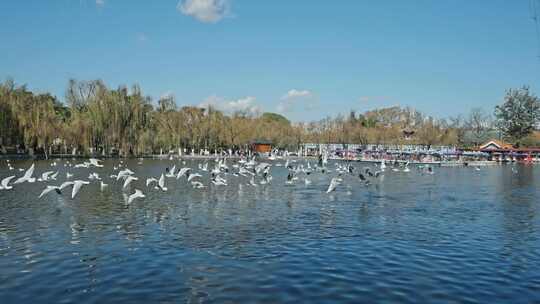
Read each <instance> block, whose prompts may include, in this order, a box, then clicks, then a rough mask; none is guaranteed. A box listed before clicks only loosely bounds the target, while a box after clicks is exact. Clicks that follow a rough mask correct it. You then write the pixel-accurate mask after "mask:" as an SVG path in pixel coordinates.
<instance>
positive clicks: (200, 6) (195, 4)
mask: <svg viewBox="0 0 540 304" xmlns="http://www.w3.org/2000/svg"><path fill="white" fill-rule="evenodd" d="M229 6H230V4H229V0H180V2H178V5H177V6H176V8H177V9H178V10H179V11H180V12H181V13H182V14H184V15H187V16H191V17H194V18H195V19H197V20H199V21H201V22H206V23H216V22H218V21H220V20H221V19H223V17H225V16H227V14H228V12H229Z"/></svg>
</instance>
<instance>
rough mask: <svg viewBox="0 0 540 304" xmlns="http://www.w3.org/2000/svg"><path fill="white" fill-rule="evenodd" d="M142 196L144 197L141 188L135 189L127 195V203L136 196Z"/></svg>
mask: <svg viewBox="0 0 540 304" xmlns="http://www.w3.org/2000/svg"><path fill="white" fill-rule="evenodd" d="M142 197H146V196H145V195H144V194H143V193H142V191H141V190H139V189H135V193H133V194H132V195H130V196H129V197H128V201H127V203H128V204H131V202H133V200H135V199H137V198H142Z"/></svg>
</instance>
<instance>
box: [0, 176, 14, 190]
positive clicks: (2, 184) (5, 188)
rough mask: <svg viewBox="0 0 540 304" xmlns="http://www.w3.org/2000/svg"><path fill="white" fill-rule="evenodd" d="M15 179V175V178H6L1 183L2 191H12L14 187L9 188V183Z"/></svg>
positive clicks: (0, 188)
mask: <svg viewBox="0 0 540 304" xmlns="http://www.w3.org/2000/svg"><path fill="white" fill-rule="evenodd" d="M14 178H15V175H13V176H8V177H6V178H4V179H3V180H2V182H1V183H0V190H11V189H13V186H9V185H8V184H9V182H10V181H11V180H12V179H14Z"/></svg>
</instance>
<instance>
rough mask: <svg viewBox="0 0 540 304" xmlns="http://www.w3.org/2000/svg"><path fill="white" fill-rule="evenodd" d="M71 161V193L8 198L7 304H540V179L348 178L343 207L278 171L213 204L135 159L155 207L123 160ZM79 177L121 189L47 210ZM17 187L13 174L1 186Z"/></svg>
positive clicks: (497, 170)
mask: <svg viewBox="0 0 540 304" xmlns="http://www.w3.org/2000/svg"><path fill="white" fill-rule="evenodd" d="M63 162H64V161H59V162H58V163H59V166H58V169H59V170H60V172H61V173H60V176H59V178H58V181H57V182H53V183H39V182H36V183H34V184H29V183H24V184H21V185H16V186H15V189H14V190H11V191H0V303H106V302H113V303H150V302H152V303H157V302H160V303H172V302H174V303H184V302H188V303H246V302H250V303H254V302H258V303H260V302H264V303H295V302H296V303H298V302H303V303H359V302H371V303H373V302H394V303H418V302H431V303H493V302H502V303H531V302H540V239H539V236H540V217H539V216H540V167H534V166H521V165H516V166H515V169H514V171H516V172H515V173H514V172H513V170H512V165H506V166H494V167H485V168H482V169H481V170H480V171H476V170H474V168H435V174H433V175H427V174H421V173H420V172H418V171H417V170H415V169H413V170H412V171H411V172H409V173H403V172H386V173H385V176H384V179H382V180H380V181H378V182H376V183H373V184H372V185H370V186H365V185H363V184H362V183H360V181H359V179H358V178H357V177H347V176H346V177H344V181H343V184H342V185H340V186H338V188H337V190H336V191H335V192H333V193H331V194H326V193H325V191H326V188H327V187H328V184H329V181H330V179H331V177H332V176H333V175H334V174H333V173H331V174H326V175H323V174H314V175H312V176H310V179H311V180H312V184H310V185H307V186H306V185H305V183H304V182H303V180H302V178H301V179H300V180H299V181H298V182H297V183H296V184H294V185H285V180H286V175H287V170H286V169H285V168H283V167H273V168H272V175H273V180H272V183H271V184H270V185H259V186H257V187H253V186H249V185H247V182H248V181H249V179H246V178H241V177H234V176H232V175H228V176H225V178H226V179H227V180H228V182H229V185H228V186H226V187H225V186H222V187H216V186H210V187H208V188H205V189H193V188H192V187H190V186H188V185H187V183H186V181H185V179H181V180H180V181H176V180H175V179H167V187H168V188H169V189H168V191H167V192H162V191H160V190H154V189H150V188H147V187H146V186H145V185H144V183H145V179H146V177H147V176H156V177H159V174H161V172H163V171H164V169H165V168H166V167H172V164H173V163H176V164H177V168H178V167H179V166H181V164H180V163H179V162H178V161H169V160H145V161H144V163H143V164H142V165H139V164H138V163H137V161H136V160H133V161H126V164H127V165H128V167H129V168H130V169H132V170H133V171H135V173H136V175H137V176H138V177H139V180H138V181H134V182H133V184H132V185H131V189H130V190H129V191H128V192H133V189H134V188H138V189H141V190H143V192H144V193H145V194H146V198H144V199H139V200H136V201H134V202H133V203H132V204H131V205H126V204H124V199H123V195H122V186H121V184H120V183H114V182H113V181H112V180H110V178H109V175H110V174H112V173H113V171H112V166H113V165H114V164H117V163H118V161H117V160H114V161H113V160H108V161H106V162H105V163H104V164H105V167H104V168H92V169H84V168H83V169H73V168H65V167H64V166H63ZM12 163H13V164H14V166H15V167H16V168H27V167H29V166H30V164H31V162H28V161H20V162H12ZM49 164H50V162H46V161H38V162H36V171H35V172H36V173H37V174H35V175H38V174H41V173H42V172H43V171H46V170H51V167H50V166H49ZM197 164H198V163H197V162H196V161H187V164H186V165H187V166H190V167H194V168H195V167H197ZM211 164H213V163H212V162H211ZM229 165H230V164H229ZM355 166H357V167H364V166H363V165H357V164H355ZM330 167H331V168H333V165H331V166H330ZM67 169H69V171H70V172H71V173H74V174H75V177H78V178H84V179H87V177H88V174H89V172H98V173H99V174H100V175H101V176H102V177H103V178H104V181H105V182H106V183H108V184H110V185H109V187H108V188H107V189H106V190H104V191H103V192H101V191H100V187H99V182H92V184H90V185H88V186H84V187H83V188H82V189H81V191H80V192H79V194H78V195H77V197H76V198H75V199H73V200H72V199H71V198H70V195H69V194H68V193H64V194H63V195H57V194H56V193H55V192H52V193H49V194H48V195H46V196H45V197H43V198H41V199H38V198H37V197H38V195H39V194H40V193H41V191H42V190H43V189H44V188H45V185H46V184H60V183H61V182H63V181H64V180H65V172H66V170H67ZM13 174H16V175H18V176H21V175H22V172H18V171H16V170H14V171H8V170H7V166H6V163H5V161H2V162H1V165H0V178H3V177H6V176H8V175H13ZM202 180H203V181H204V183H205V184H208V183H209V177H208V175H207V174H205V175H204V177H203V179H202ZM239 183H240V184H242V186H241V187H240V186H239ZM65 192H70V191H65Z"/></svg>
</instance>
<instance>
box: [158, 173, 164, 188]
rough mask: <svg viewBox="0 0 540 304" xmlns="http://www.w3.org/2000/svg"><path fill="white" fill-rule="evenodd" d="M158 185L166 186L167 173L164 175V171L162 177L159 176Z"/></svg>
mask: <svg viewBox="0 0 540 304" xmlns="http://www.w3.org/2000/svg"><path fill="white" fill-rule="evenodd" d="M158 186H159V187H160V188H161V189H163V188H165V175H163V173H161V177H160V178H159V181H158Z"/></svg>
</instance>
